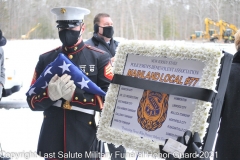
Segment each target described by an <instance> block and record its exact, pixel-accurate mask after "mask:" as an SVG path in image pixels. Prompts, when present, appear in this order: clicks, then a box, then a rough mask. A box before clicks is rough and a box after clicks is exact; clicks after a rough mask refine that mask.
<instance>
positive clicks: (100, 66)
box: [27, 7, 113, 160]
mask: <svg viewBox="0 0 240 160" xmlns="http://www.w3.org/2000/svg"><path fill="white" fill-rule="evenodd" d="M51 12H52V13H53V14H55V15H56V16H57V28H58V31H59V38H60V40H61V42H62V46H60V47H58V48H56V49H54V50H52V51H49V52H47V53H44V54H42V55H40V57H39V61H38V63H37V65H36V68H35V73H34V77H33V80H32V84H34V83H35V82H36V80H37V79H38V78H39V76H40V75H41V73H42V72H43V71H44V69H45V68H46V67H47V65H48V64H50V63H51V62H52V61H54V60H55V58H56V57H57V56H58V55H59V54H60V53H64V54H65V55H66V56H67V57H68V58H69V59H70V60H71V61H72V62H73V63H74V64H75V65H76V66H78V67H79V68H80V69H81V70H82V71H83V72H85V75H86V76H88V78H89V79H90V80H91V81H92V82H94V83H95V84H97V85H98V86H99V87H100V88H101V89H102V90H103V91H105V92H106V91H107V88H108V86H109V83H110V81H111V79H112V76H113V75H112V73H111V72H109V71H108V70H109V68H110V67H111V63H110V56H109V54H108V53H106V52H104V51H102V50H99V49H97V48H95V47H92V46H90V45H86V44H84V42H83V40H82V33H83V32H84V30H85V25H84V23H83V17H84V15H87V14H89V13H90V11H89V10H88V9H85V8H79V7H57V8H53V9H52V10H51ZM59 67H68V66H66V64H65V66H59ZM67 69H68V68H67ZM45 73H46V72H45ZM48 73H49V72H48ZM67 73H69V72H67ZM74 74H76V73H74ZM87 83H88V81H85V84H83V81H82V82H81V88H78V87H76V85H75V84H74V81H73V80H71V76H70V75H68V74H64V75H62V76H58V75H52V78H51V80H50V82H49V84H48V85H47V87H46V88H45V90H44V92H42V93H39V94H38V95H36V94H32V95H28V96H27V102H28V104H29V107H30V109H31V110H33V111H44V120H43V123H42V128H41V132H40V136H39V141H38V149H37V153H38V154H39V155H40V156H42V157H44V158H46V159H48V160H49V159H52V160H53V159H54V160H60V159H61V160H62V159H64V160H65V159H66V160H72V159H81V160H86V159H88V160H90V159H91V160H93V159H94V160H95V158H94V157H93V156H90V158H89V157H88V156H89V154H90V152H92V153H94V152H95V153H96V152H99V145H98V141H97V138H96V124H95V120H94V115H95V111H100V110H101V109H102V105H103V100H104V97H100V96H98V95H94V94H91V93H87V92H85V91H84V90H82V85H83V88H84V87H88V86H87Z"/></svg>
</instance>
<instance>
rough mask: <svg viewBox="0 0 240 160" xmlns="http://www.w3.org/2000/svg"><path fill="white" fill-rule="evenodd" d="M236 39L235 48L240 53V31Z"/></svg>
mask: <svg viewBox="0 0 240 160" xmlns="http://www.w3.org/2000/svg"><path fill="white" fill-rule="evenodd" d="M234 37H235V47H236V49H237V51H239V50H240V30H238V31H237V33H236V34H235V35H234Z"/></svg>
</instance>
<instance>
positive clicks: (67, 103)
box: [63, 101, 72, 110]
mask: <svg viewBox="0 0 240 160" xmlns="http://www.w3.org/2000/svg"><path fill="white" fill-rule="evenodd" d="M63 108H64V109H69V110H71V109H72V106H71V105H70V102H69V101H66V102H64V104H63Z"/></svg>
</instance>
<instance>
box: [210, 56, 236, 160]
mask: <svg viewBox="0 0 240 160" xmlns="http://www.w3.org/2000/svg"><path fill="white" fill-rule="evenodd" d="M239 123H240V51H238V52H237V53H236V54H235V55H234V58H233V63H232V66H231V72H230V76H229V81H228V87H227V90H226V94H225V98H224V104H223V110H222V118H221V123H220V129H219V132H218V138H217V142H216V146H215V153H214V155H215V160H237V159H240V124H239Z"/></svg>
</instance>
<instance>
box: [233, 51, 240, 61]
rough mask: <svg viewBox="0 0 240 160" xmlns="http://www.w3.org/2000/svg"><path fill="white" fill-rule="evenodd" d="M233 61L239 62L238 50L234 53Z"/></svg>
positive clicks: (239, 54)
mask: <svg viewBox="0 0 240 160" xmlns="http://www.w3.org/2000/svg"><path fill="white" fill-rule="evenodd" d="M233 63H240V51H237V53H235V54H234V56H233Z"/></svg>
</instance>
